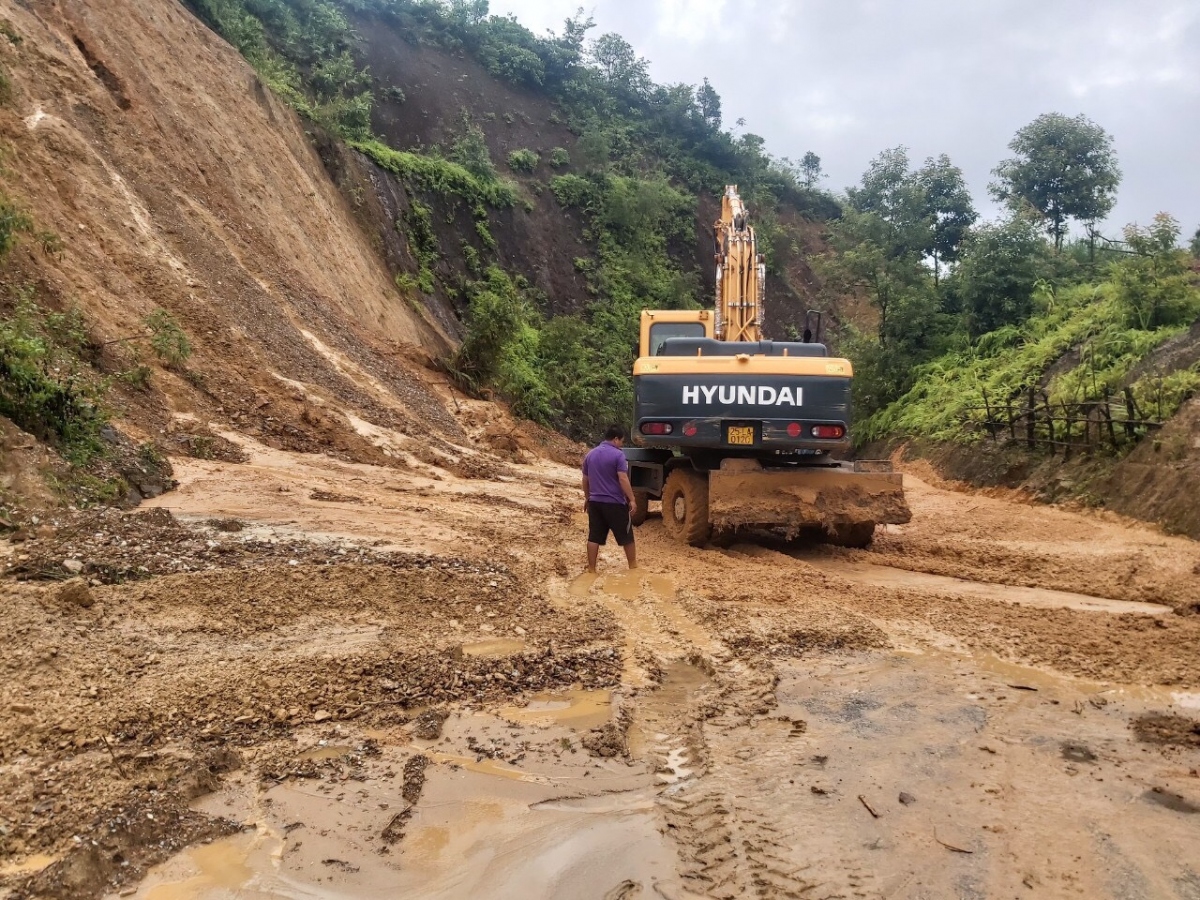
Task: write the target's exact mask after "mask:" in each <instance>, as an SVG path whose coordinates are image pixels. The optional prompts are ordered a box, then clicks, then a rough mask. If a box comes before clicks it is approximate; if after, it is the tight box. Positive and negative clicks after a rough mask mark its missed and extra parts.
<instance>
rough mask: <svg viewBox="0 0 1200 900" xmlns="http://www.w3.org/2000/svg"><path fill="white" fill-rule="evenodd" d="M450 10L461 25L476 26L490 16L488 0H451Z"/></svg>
mask: <svg viewBox="0 0 1200 900" xmlns="http://www.w3.org/2000/svg"><path fill="white" fill-rule="evenodd" d="M449 12H450V18H451V19H453V20H454V22H456V23H457V24H458V25H459V27H464V26H465V27H470V28H475V27H477V26H478V25H479V24H480V23H481V22H483V21H484V19H486V18H487V16H488V0H450V10H449Z"/></svg>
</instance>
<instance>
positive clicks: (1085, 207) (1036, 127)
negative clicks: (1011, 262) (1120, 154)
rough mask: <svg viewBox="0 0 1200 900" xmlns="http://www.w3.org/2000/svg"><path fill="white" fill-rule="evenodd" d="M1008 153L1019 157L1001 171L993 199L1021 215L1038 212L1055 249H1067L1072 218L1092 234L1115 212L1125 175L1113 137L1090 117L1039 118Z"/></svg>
mask: <svg viewBox="0 0 1200 900" xmlns="http://www.w3.org/2000/svg"><path fill="white" fill-rule="evenodd" d="M1008 148H1009V149H1010V150H1012V151H1013V152H1014V153H1016V154H1017V155H1016V156H1015V157H1013V158H1012V159H1006V160H1005V161H1004V162H1002V163H1000V165H999V166H997V167H996V169H995V172H994V174H995V175H996V177H997V179H998V181H997V182H996V183H995V184H993V185H992V186H991V192H992V195H993V196H994V197H995V198H996V199H997V200H999V201H1001V202H1003V203H1007V204H1009V205H1010V206H1011V207H1012V208H1014V209H1016V210H1020V209H1021V208H1022V207H1023V206H1029V207H1032V208H1033V209H1035V210H1036V211H1037V212H1038V213H1039V214H1040V215H1041V216H1042V217H1043V219H1044V220H1045V223H1046V230H1047V231H1048V232H1049V233H1050V236H1051V237H1052V238H1053V239H1054V247H1055V249H1056V250H1057V249H1061V248H1062V243H1063V238H1064V236H1065V235H1066V233H1067V220H1068V219H1075V220H1077V221H1080V222H1084V223H1087V224H1088V226H1089V233H1091V232H1092V231H1093V230H1094V227H1095V223H1096V222H1098V221H1099V220H1101V219H1103V218H1104V217H1105V216H1106V215H1108V213H1109V211H1111V210H1112V208H1113V203H1114V202H1115V200H1116V191H1117V185H1118V184H1119V183H1120V181H1121V170H1120V169H1119V168H1117V159H1116V155H1115V153H1114V152H1113V148H1112V138H1111V137H1109V135H1108V133H1107V132H1106V131H1105V130H1104V129H1103V128H1101V127H1100V126H1099V125H1097V124H1096V123H1095V122H1092V121H1090V120H1089V119H1088V118H1087V117H1086V116H1076V117H1075V118H1073V119H1072V118H1068V117H1067V116H1064V115H1062V114H1061V113H1046V114H1045V115H1041V116H1038V117H1037V118H1036V119H1034V120H1033V121H1032V122H1030V123H1029V124H1028V125H1026V126H1025V127H1024V128H1022V129H1021V130H1020V131H1018V132H1017V135H1016V137H1014V138H1013V139H1012V142H1011V143H1010V144H1009V145H1008Z"/></svg>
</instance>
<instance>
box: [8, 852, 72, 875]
mask: <svg viewBox="0 0 1200 900" xmlns="http://www.w3.org/2000/svg"><path fill="white" fill-rule="evenodd" d="M57 861H58V857H57V856H48V855H46V854H45V853H36V854H34V855H33V856H30V857H28V858H26V859H23V860H21V861H20V862H13V863H6V864H4V865H3V866H0V877H9V876H13V875H32V874H33V873H35V872H40V871H42V869H44V868H46V867H47V866H49V865H51V864H52V863H55V862H57Z"/></svg>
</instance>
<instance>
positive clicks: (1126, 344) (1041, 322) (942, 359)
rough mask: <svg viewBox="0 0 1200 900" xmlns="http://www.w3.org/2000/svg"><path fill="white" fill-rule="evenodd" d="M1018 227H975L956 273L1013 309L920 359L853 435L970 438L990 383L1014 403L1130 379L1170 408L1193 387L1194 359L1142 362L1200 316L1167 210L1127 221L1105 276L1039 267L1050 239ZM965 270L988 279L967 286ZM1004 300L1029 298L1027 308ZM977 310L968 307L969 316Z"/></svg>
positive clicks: (1148, 401)
mask: <svg viewBox="0 0 1200 900" xmlns="http://www.w3.org/2000/svg"><path fill="white" fill-rule="evenodd" d="M1005 230H1008V231H1009V232H1010V234H1009V236H1008V237H1007V238H1006V237H1004V236H1003V232H1004V231H1005ZM1022 232H1024V234H1023V236H1022ZM1013 233H1015V234H1016V235H1018V236H1019V238H1017V239H1019V240H1024V241H1028V239H1029V238H1028V226H1019V225H1011V224H1010V225H1009V226H1007V228H1005V227H1004V226H997V227H993V228H991V229H989V230H987V231H985V232H984V233H983V234H982V235H981V236H980V237H979V238H977V239H976V240H977V242H978V246H981V247H984V248H986V249H984V250H983V251H981V252H983V253H984V254H985V256H984V257H980V258H977V259H976V258H973V257H972V256H970V255H968V256H967V257H966V258H965V259H964V261H963V264H962V265H961V266H960V268H959V270H958V271H956V273H955V278H956V279H957V280H958V282H959V290H960V295H965V294H969V292H970V290H975V291H979V292H980V293H979V294H978V295H979V296H985V295H987V294H988V291H989V290H990V292H991V293H990V295H991V296H993V297H994V298H996V299H997V304H996V306H994V307H992V311H993V312H1001V313H1008V314H1009V317H1010V321H1005V322H1002V323H998V327H996V329H995V330H992V331H990V332H988V333H986V334H982V335H980V336H979V337H978V338H977V339H976V340H974V341H972V342H966V341H962V342H961V346H959V347H956V348H955V349H953V350H950V351H949V352H946V353H944V354H942V355H940V356H938V357H937V358H935V359H933V360H932V361H930V362H927V363H925V364H924V365H922V366H920V367H919V368H918V370H917V371H916V372H915V373H914V377H913V379H912V382H911V387H910V388H909V389H908V390H907V391H906V393H905V394H904V395H903V396H900V397H899V398H898V399H896V400H894V401H893V402H891V403H890V404H888V405H886V406H885V407H883V408H881V409H879V410H878V411H877V412H875V413H874V414H873V415H872V416H870V417H869V418H868V419H867V420H866V421H865V422H863V423H862V424H861V426H860V430H859V434H858V439H859V440H860V441H862V440H873V439H879V438H884V437H887V436H890V435H920V436H925V437H932V438H935V439H939V440H945V441H951V442H958V443H970V442H973V441H975V440H978V439H979V438H980V436H981V434H982V429H981V428H980V423H981V422H982V420H983V418H984V413H983V411H982V410H980V409H978V408H977V407H979V405H980V404H981V402H982V400H983V396H984V394H985V393H986V394H987V395H988V396H989V397H990V398H991V402H992V403H1004V402H1006V401H1007V400H1013V401H1014V404H1018V405H1019V404H1020V403H1022V402H1023V398H1024V396H1025V394H1026V393H1027V391H1028V390H1029V389H1030V388H1034V389H1036V390H1037V391H1038V392H1039V393H1041V392H1043V391H1044V392H1045V394H1046V396H1047V398H1048V399H1049V401H1050V403H1051V404H1054V405H1058V404H1062V403H1081V402H1087V401H1094V400H1099V399H1102V398H1103V397H1104V396H1106V395H1110V394H1117V393H1119V392H1120V391H1121V390H1122V389H1123V388H1125V387H1129V388H1131V390H1132V393H1133V396H1134V399H1135V401H1136V402H1137V404H1138V406H1139V407H1140V408H1141V409H1142V410H1144V411H1147V412H1149V414H1151V415H1155V416H1159V417H1165V416H1170V415H1171V414H1173V413H1174V412H1175V410H1176V409H1178V407H1179V405H1180V404H1181V403H1182V402H1183V401H1184V400H1185V399H1187V397H1188V396H1190V395H1191V394H1192V393H1193V392H1194V391H1195V390H1196V389H1197V388H1200V367H1196V366H1192V367H1190V368H1187V369H1180V370H1177V371H1174V372H1171V373H1169V374H1167V375H1160V374H1155V373H1153V372H1151V371H1148V370H1147V371H1143V370H1145V368H1146V367H1145V366H1140V367H1139V364H1140V363H1143V361H1144V360H1146V358H1147V357H1148V356H1149V355H1150V354H1151V353H1152V352H1153V351H1154V350H1155V349H1156V348H1158V347H1160V346H1162V344H1163V343H1164V342H1166V341H1167V340H1169V339H1171V338H1172V337H1175V336H1176V335H1179V334H1181V333H1182V332H1184V331H1186V330H1187V327H1188V325H1190V324H1191V323H1192V322H1193V321H1195V320H1196V318H1197V316H1200V287H1198V285H1197V283H1196V280H1195V278H1194V277H1191V278H1189V276H1188V275H1187V274H1186V273H1187V271H1188V270H1187V265H1186V262H1187V261H1186V257H1187V254H1186V252H1185V251H1182V250H1179V249H1177V248H1176V246H1175V238H1177V236H1178V233H1179V229H1178V225H1177V224H1176V223H1175V222H1174V220H1172V219H1170V217H1167V216H1159V217H1158V218H1157V219H1156V222H1155V225H1154V226H1152V227H1151V228H1149V229H1137V228H1132V227H1131V228H1130V229H1127V231H1126V235H1127V240H1128V243H1129V246H1130V248H1131V250H1132V252H1131V253H1130V254H1129V255H1125V256H1122V257H1121V258H1119V259H1116V260H1114V261H1112V262H1110V263H1108V264H1107V265H1106V267H1105V269H1104V272H1103V277H1101V278H1098V279H1092V278H1086V277H1085V278H1078V277H1076V278H1070V277H1063V276H1061V275H1060V276H1059V277H1058V279H1057V280H1058V282H1059V284H1058V285H1056V284H1055V283H1054V282H1053V281H1050V280H1047V279H1045V278H1035V277H1034V273H1035V272H1036V271H1037V270H1038V269H1039V268H1040V269H1041V270H1042V271H1043V272H1048V271H1049V268H1052V265H1053V260H1052V259H1051V256H1050V253H1049V248H1047V247H1046V246H1045V245H1042V246H1040V247H1037V246H1034V247H1032V248H1029V249H1027V250H1022V248H1021V246H1020V245H1019V244H1014V243H1013V241H1014V240H1017V239H1014V238H1013V237H1012V234H1013ZM968 253H970V251H968ZM972 279H974V280H978V281H981V282H983V284H982V285H975V286H974V287H971V288H968V287H967V282H969V281H971V280H972ZM981 287H982V288H983V290H982V291H980V288H981ZM1026 288H1027V289H1028V293H1026V292H1025V289H1026ZM1011 301H1020V302H1022V303H1027V304H1029V307H1030V308H1029V310H1028V314H1025V312H1024V311H1023V310H1021V309H1016V308H1014V307H1013V306H1012V303H1011ZM976 315H977V313H976V312H968V314H967V318H968V321H975V320H976V319H975V318H974V317H975V316H976Z"/></svg>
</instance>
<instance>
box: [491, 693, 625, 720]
mask: <svg viewBox="0 0 1200 900" xmlns="http://www.w3.org/2000/svg"><path fill="white" fill-rule="evenodd" d="M499 714H500V716H501V718H504V719H509V720H511V721H513V722H520V723H521V724H528V725H540V726H550V725H564V726H566V727H567V728H576V729H580V730H587V729H591V728H599V727H600V726H601V725H604V724H605V723H606V722H607V721H608V720H609V718H610V717H611V716H612V691H602V690H573V691H566V692H561V693H541V694H534V695H533V698H532V699H531V700H530V701H529V703H528V705H526V706H506V707H504V708H503V709H501V710H500V712H499Z"/></svg>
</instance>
